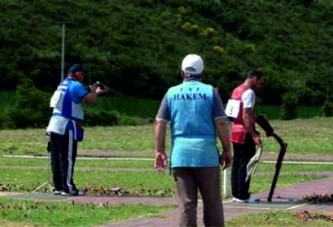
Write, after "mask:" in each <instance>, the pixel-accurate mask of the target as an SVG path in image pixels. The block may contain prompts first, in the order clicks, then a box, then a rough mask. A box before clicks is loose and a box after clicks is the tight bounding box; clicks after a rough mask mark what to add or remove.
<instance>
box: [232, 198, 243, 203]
mask: <svg viewBox="0 0 333 227" xmlns="http://www.w3.org/2000/svg"><path fill="white" fill-rule="evenodd" d="M232 201H233V202H236V203H246V199H238V198H236V197H233V198H232Z"/></svg>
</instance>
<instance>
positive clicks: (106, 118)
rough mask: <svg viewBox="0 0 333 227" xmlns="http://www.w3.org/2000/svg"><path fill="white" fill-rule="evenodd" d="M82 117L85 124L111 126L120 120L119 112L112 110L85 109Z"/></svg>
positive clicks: (117, 123)
mask: <svg viewBox="0 0 333 227" xmlns="http://www.w3.org/2000/svg"><path fill="white" fill-rule="evenodd" d="M84 118H85V119H84V125H86V126H112V125H119V122H120V114H119V113H118V112H117V111H114V110H111V111H105V110H101V111H98V110H97V111H96V110H95V111H94V110H87V111H86V112H85V117H84Z"/></svg>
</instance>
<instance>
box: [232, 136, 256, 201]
mask: <svg viewBox="0 0 333 227" xmlns="http://www.w3.org/2000/svg"><path fill="white" fill-rule="evenodd" d="M233 149H234V152H233V162H232V170H231V187H232V195H233V197H236V198H238V199H242V200H245V199H248V198H249V197H250V192H249V189H250V181H251V178H249V180H248V181H247V182H245V179H246V166H247V164H248V163H249V161H250V159H251V158H252V157H253V156H254V155H255V153H256V146H255V143H254V141H253V139H252V137H251V135H250V134H249V133H247V134H246V137H245V142H244V143H243V144H241V143H233Z"/></svg>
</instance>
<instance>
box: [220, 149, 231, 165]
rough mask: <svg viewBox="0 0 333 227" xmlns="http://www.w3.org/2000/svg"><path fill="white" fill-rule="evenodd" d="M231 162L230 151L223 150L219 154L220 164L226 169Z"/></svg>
mask: <svg viewBox="0 0 333 227" xmlns="http://www.w3.org/2000/svg"><path fill="white" fill-rule="evenodd" d="M231 163H232V155H231V152H230V151H228V152H223V153H222V154H221V160H220V164H221V166H222V169H227V168H229V167H230V166H231Z"/></svg>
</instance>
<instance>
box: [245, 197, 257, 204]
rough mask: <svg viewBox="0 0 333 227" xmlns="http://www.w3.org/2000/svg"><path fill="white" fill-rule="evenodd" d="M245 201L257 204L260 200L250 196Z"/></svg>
mask: <svg viewBox="0 0 333 227" xmlns="http://www.w3.org/2000/svg"><path fill="white" fill-rule="evenodd" d="M246 201H247V203H257V202H260V199H258V198H255V197H252V196H251V197H250V198H248V199H247V200H246Z"/></svg>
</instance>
